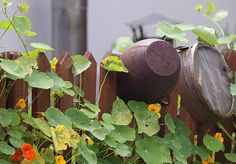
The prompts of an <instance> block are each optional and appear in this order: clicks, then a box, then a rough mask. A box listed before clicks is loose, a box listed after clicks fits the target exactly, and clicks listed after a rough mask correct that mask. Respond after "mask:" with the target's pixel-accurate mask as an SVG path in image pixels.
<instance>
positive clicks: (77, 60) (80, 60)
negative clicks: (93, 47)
mask: <svg viewBox="0 0 236 164" xmlns="http://www.w3.org/2000/svg"><path fill="white" fill-rule="evenodd" d="M72 60H73V62H74V64H73V67H72V73H73V75H74V76H76V75H79V74H81V73H82V72H84V71H85V70H86V69H88V68H89V67H90V65H91V62H90V61H89V60H88V59H87V58H86V57H84V56H82V55H74V56H72Z"/></svg>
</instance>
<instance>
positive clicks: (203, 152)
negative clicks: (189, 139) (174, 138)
mask: <svg viewBox="0 0 236 164" xmlns="http://www.w3.org/2000/svg"><path fill="white" fill-rule="evenodd" d="M193 152H194V153H195V154H197V155H199V156H200V157H201V159H202V160H206V159H207V158H208V157H209V153H208V152H207V151H206V150H205V149H203V148H201V147H199V146H194V147H193Z"/></svg>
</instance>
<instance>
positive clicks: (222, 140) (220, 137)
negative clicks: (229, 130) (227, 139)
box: [215, 133, 224, 143]
mask: <svg viewBox="0 0 236 164" xmlns="http://www.w3.org/2000/svg"><path fill="white" fill-rule="evenodd" d="M215 138H216V139H218V140H219V141H220V142H222V143H223V142H224V138H223V137H222V133H216V134H215Z"/></svg>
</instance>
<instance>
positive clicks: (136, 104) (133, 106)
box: [128, 100, 147, 113]
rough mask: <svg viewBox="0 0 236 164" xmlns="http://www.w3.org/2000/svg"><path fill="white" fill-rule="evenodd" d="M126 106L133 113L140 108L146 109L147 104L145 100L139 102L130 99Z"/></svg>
mask: <svg viewBox="0 0 236 164" xmlns="http://www.w3.org/2000/svg"><path fill="white" fill-rule="evenodd" d="M128 107H129V108H130V110H131V111H132V112H134V113H135V112H138V111H142V110H147V104H146V103H145V102H139V101H134V100H130V101H129V102H128Z"/></svg>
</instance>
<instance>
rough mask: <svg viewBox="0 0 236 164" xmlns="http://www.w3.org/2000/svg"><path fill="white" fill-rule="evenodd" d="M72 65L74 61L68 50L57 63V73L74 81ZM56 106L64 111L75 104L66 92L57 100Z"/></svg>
mask: <svg viewBox="0 0 236 164" xmlns="http://www.w3.org/2000/svg"><path fill="white" fill-rule="evenodd" d="M72 66H73V61H72V59H71V57H70V55H69V54H68V52H65V53H63V54H62V55H61V56H60V57H59V59H58V62H57V64H56V73H57V74H58V76H60V77H61V78H62V79H63V80H66V81H70V82H73V75H72V71H71V70H72ZM55 106H56V107H57V108H58V109H60V110H61V111H63V112H64V111H65V110H66V109H68V108H70V107H72V106H73V98H72V97H71V96H69V95H67V94H64V95H63V97H61V98H59V99H58V100H56V102H55Z"/></svg>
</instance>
